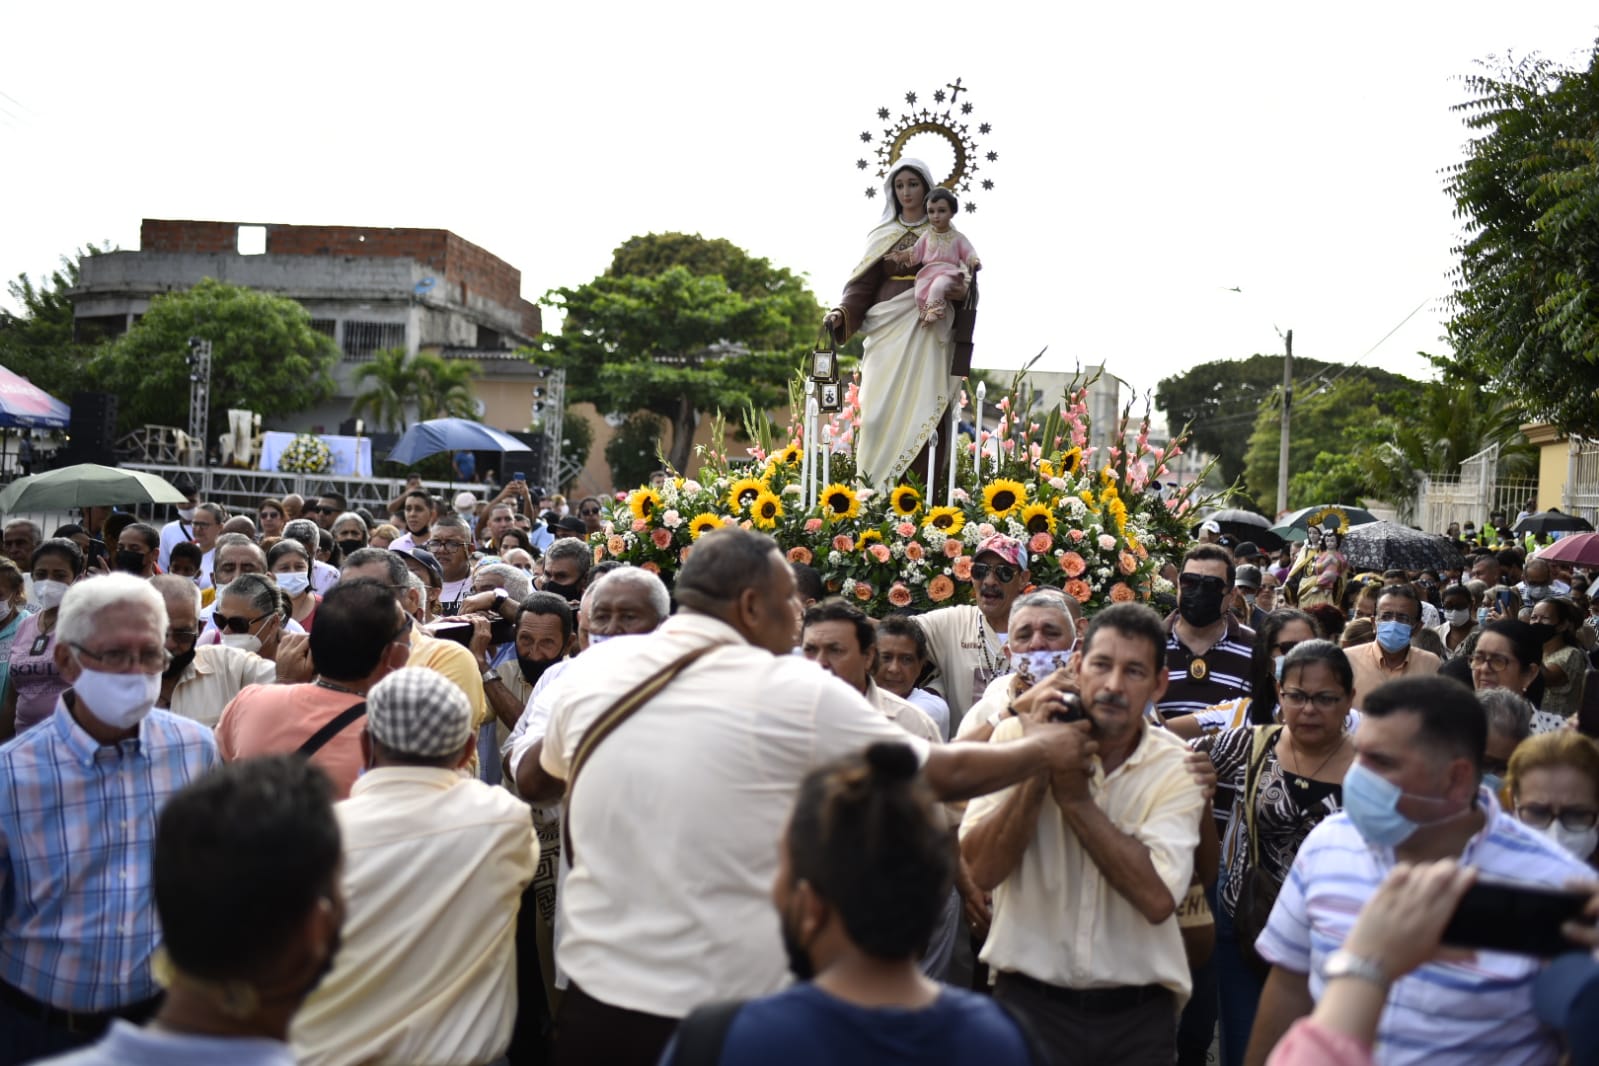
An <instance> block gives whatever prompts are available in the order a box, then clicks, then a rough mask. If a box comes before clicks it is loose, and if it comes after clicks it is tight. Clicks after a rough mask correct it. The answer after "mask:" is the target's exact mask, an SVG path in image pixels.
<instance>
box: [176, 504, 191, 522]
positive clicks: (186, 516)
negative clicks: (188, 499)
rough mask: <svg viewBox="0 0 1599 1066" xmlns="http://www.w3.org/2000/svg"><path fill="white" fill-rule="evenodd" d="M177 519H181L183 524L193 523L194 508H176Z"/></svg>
mask: <svg viewBox="0 0 1599 1066" xmlns="http://www.w3.org/2000/svg"><path fill="white" fill-rule="evenodd" d="M178 517H179V518H180V519H182V520H183V521H185V522H193V521H194V508H193V507H179V508H178Z"/></svg>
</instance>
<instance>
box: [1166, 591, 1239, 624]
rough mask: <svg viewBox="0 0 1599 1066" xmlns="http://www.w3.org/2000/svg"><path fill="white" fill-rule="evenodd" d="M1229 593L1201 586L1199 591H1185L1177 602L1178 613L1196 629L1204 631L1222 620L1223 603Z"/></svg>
mask: <svg viewBox="0 0 1599 1066" xmlns="http://www.w3.org/2000/svg"><path fill="white" fill-rule="evenodd" d="M1226 597H1227V593H1226V592H1225V591H1223V590H1221V589H1209V588H1205V587H1203V586H1201V587H1200V588H1197V589H1183V593H1182V596H1181V597H1180V598H1179V599H1178V601H1177V613H1178V614H1179V615H1181V616H1182V619H1183V621H1185V622H1187V623H1188V624H1189V625H1191V626H1193V627H1194V628H1195V629H1204V628H1205V627H1206V626H1212V625H1215V624H1216V622H1217V621H1218V620H1219V619H1220V618H1221V603H1222V600H1224V599H1226Z"/></svg>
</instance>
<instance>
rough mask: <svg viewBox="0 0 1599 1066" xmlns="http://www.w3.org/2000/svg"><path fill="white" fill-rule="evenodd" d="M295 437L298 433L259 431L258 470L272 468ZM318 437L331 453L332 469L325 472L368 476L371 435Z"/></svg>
mask: <svg viewBox="0 0 1599 1066" xmlns="http://www.w3.org/2000/svg"><path fill="white" fill-rule="evenodd" d="M298 436H299V434H298V433H281V432H278V431H275V430H274V431H271V432H267V433H263V434H261V467H260V469H262V470H272V471H276V470H277V468H278V460H279V459H280V458H282V456H283V453H284V451H285V450H287V448H288V447H289V444H290V443H291V442H292V441H293V440H294V438H295V437H298ZM318 439H319V440H321V441H322V443H323V444H326V445H327V446H328V450H329V451H331V452H332V453H333V469H332V470H330V471H328V473H330V474H337V475H339V476H341V477H371V476H372V438H371V437H336V436H330V435H327V434H323V435H322V436H320V437H319V438H318Z"/></svg>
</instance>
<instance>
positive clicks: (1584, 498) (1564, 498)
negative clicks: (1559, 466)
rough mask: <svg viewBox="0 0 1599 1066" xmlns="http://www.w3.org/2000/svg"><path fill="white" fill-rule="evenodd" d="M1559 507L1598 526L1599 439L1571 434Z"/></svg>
mask: <svg viewBox="0 0 1599 1066" xmlns="http://www.w3.org/2000/svg"><path fill="white" fill-rule="evenodd" d="M1560 509H1561V510H1562V511H1565V512H1566V513H1567V514H1575V515H1581V516H1582V517H1583V518H1586V519H1587V520H1588V521H1590V522H1592V523H1593V524H1594V525H1595V527H1599V441H1596V440H1589V439H1587V438H1585V437H1572V438H1571V442H1570V451H1569V452H1568V454H1567V458H1566V490H1565V492H1563V493H1562V494H1561V496H1560Z"/></svg>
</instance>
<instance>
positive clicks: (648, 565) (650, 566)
mask: <svg viewBox="0 0 1599 1066" xmlns="http://www.w3.org/2000/svg"><path fill="white" fill-rule="evenodd" d="M639 569H640V570H648V571H649V572H650V573H652V574H659V573H660V572H661V568H660V567H658V566H656V565H655V564H654V563H650V562H646V563H641V564H640V565H639Z"/></svg>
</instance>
